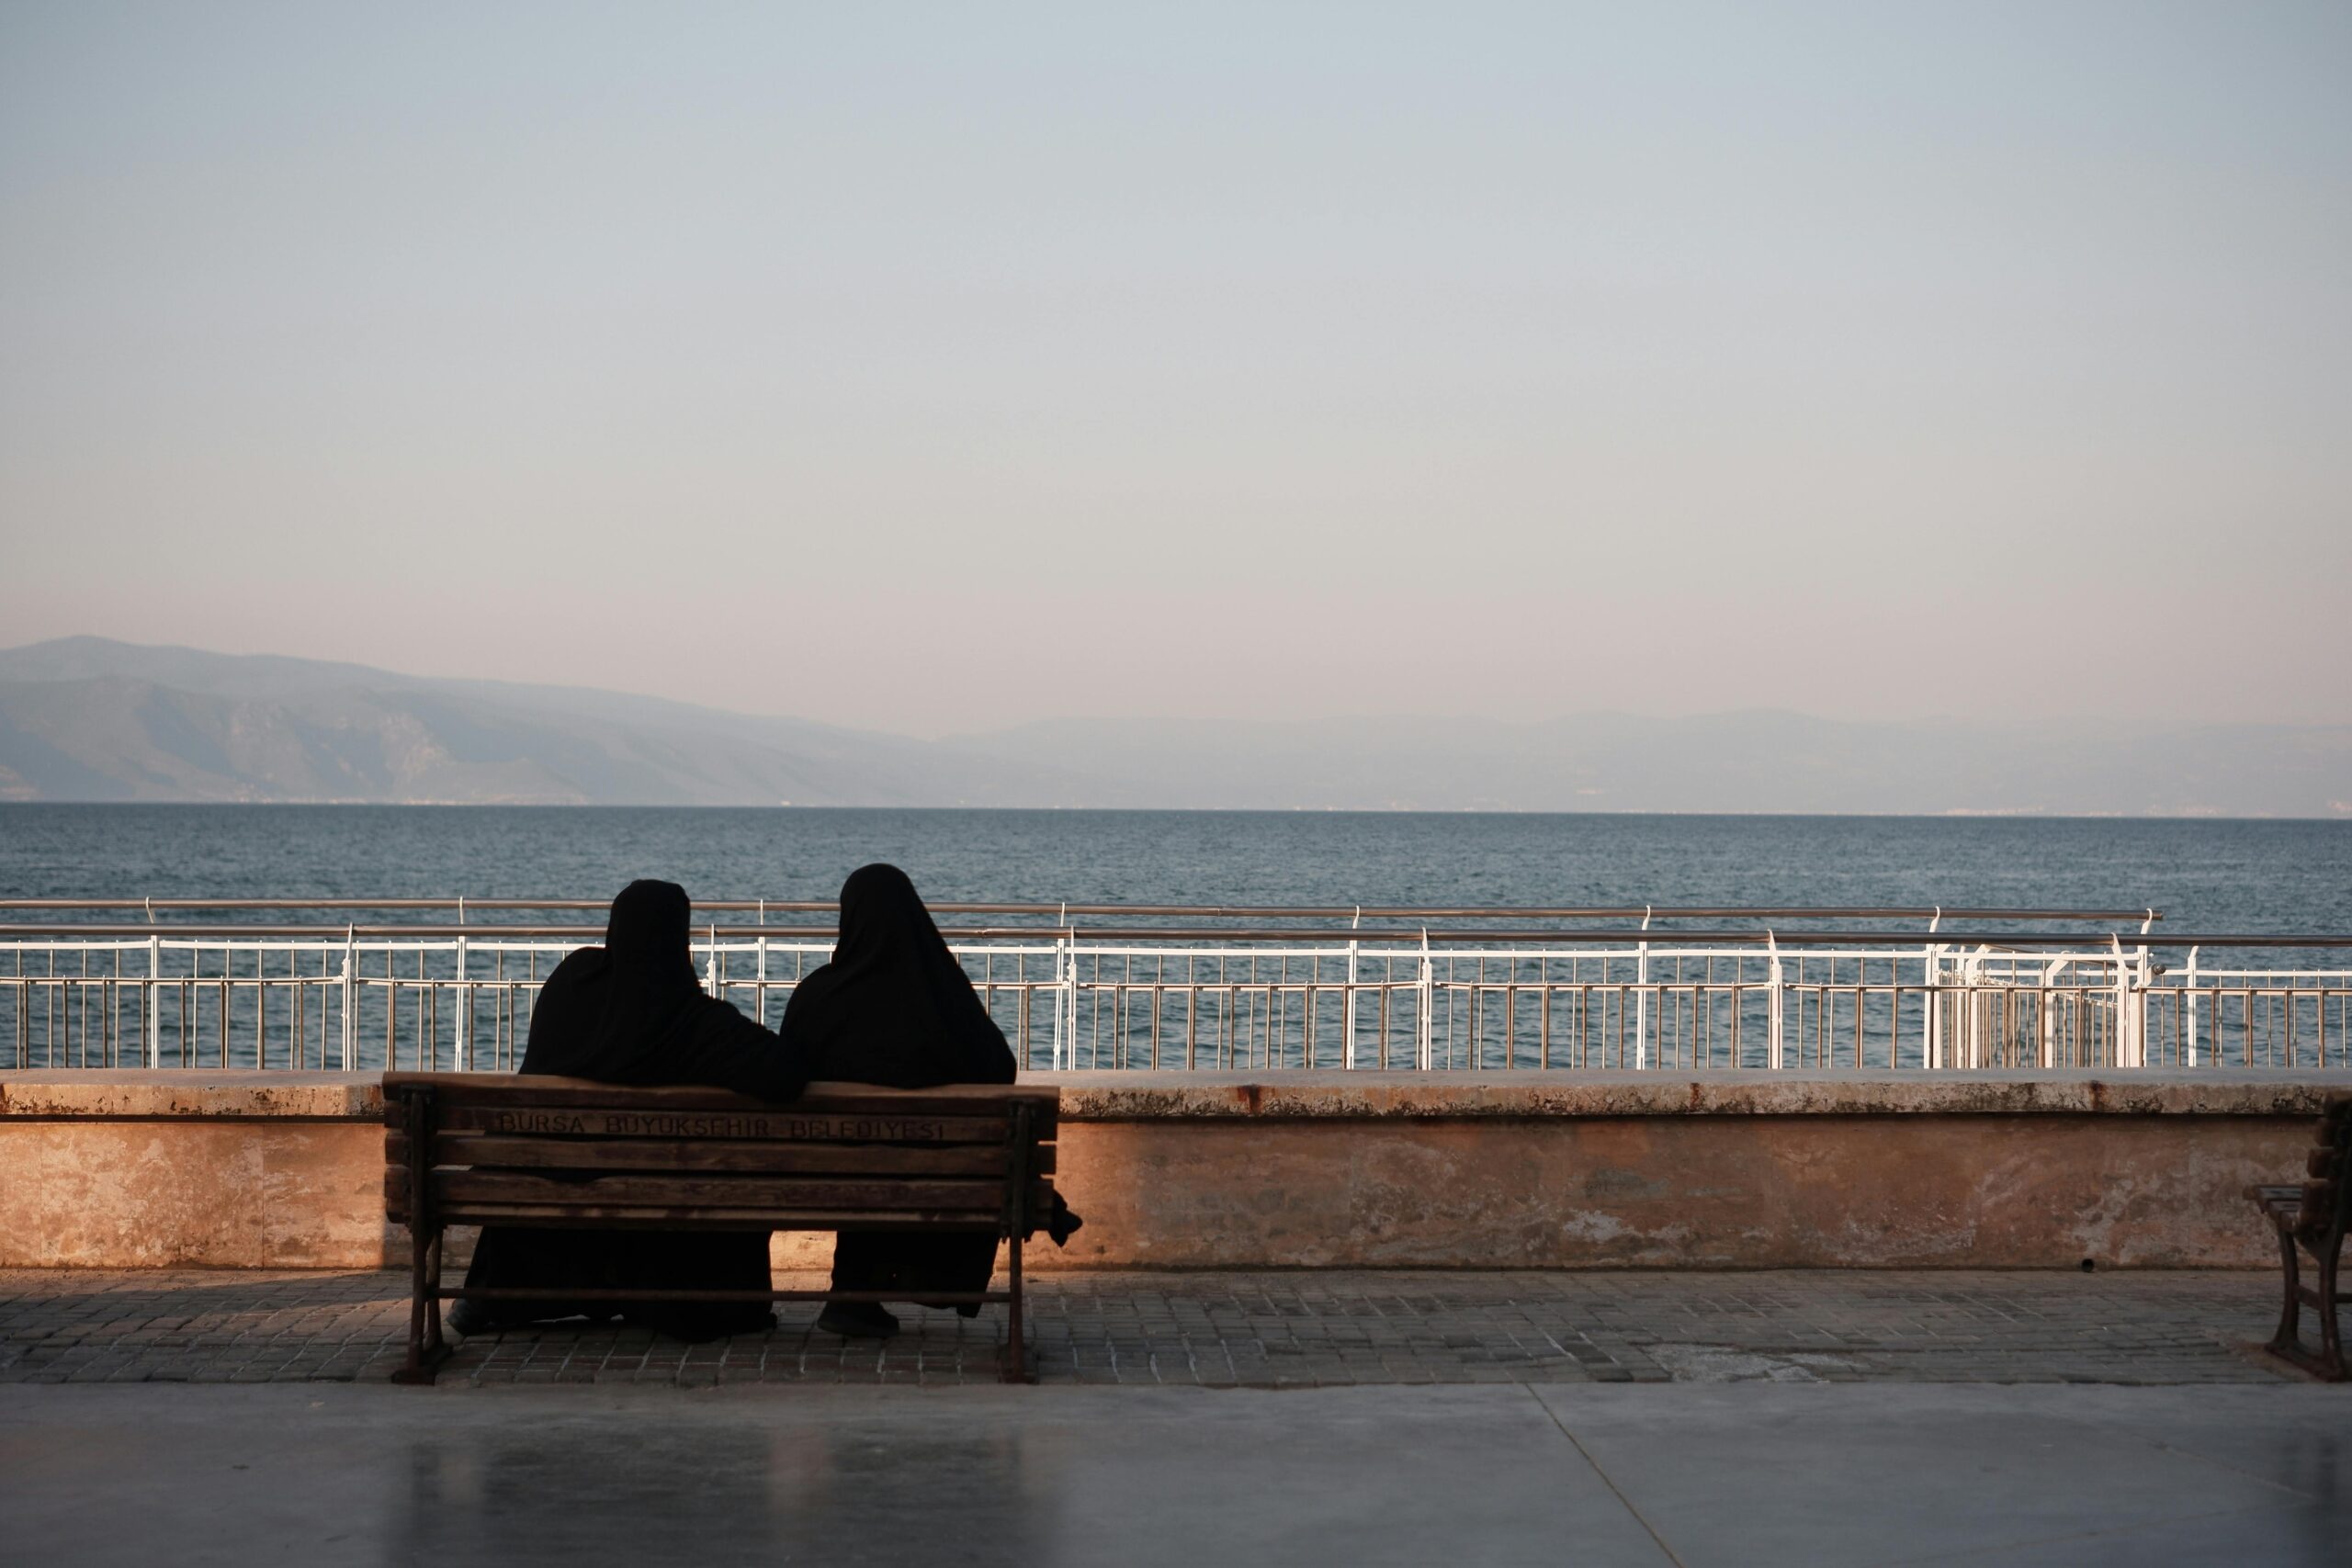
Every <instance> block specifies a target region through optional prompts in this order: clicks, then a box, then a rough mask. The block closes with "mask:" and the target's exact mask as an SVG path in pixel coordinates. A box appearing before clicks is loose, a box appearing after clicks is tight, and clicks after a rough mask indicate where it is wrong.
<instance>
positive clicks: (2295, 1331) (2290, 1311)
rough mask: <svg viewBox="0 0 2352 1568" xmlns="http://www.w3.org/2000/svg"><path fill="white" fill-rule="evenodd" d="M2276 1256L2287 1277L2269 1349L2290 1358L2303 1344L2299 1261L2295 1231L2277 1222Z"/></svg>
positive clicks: (2300, 1265)
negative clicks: (2274, 1332)
mask: <svg viewBox="0 0 2352 1568" xmlns="http://www.w3.org/2000/svg"><path fill="white" fill-rule="evenodd" d="M2274 1223H2275V1222H2274ZM2278 1259H2279V1267H2280V1269H2282V1270H2284V1272H2285V1274H2286V1277H2287V1299H2286V1302H2285V1303H2284V1304H2283V1305H2282V1306H2280V1307H2279V1309H2278V1333H2276V1334H2273V1335H2272V1336H2271V1337H2270V1345H2269V1349H2270V1350H2271V1352H2272V1353H2273V1354H2274V1355H2279V1356H2285V1357H2288V1358H2290V1359H2292V1358H2293V1357H2294V1356H2295V1355H2296V1353H2297V1352H2299V1351H2301V1349H2302V1348H2303V1330H2302V1316H2303V1265H2302V1258H2301V1256H2300V1253H2299V1249H2298V1248H2297V1247H2296V1246H2295V1233H2294V1232H2293V1231H2291V1230H2290V1229H2289V1228H2287V1227H2286V1226H2285V1225H2279V1226H2278Z"/></svg>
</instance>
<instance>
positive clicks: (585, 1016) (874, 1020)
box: [449, 865, 1079, 1339]
mask: <svg viewBox="0 0 2352 1568" xmlns="http://www.w3.org/2000/svg"><path fill="white" fill-rule="evenodd" d="M691 915H692V909H691V907H690V906H689V904H688V903H687V900H686V895H685V891H684V889H683V888H681V887H679V886H676V885H675V884H674V883H668V882H633V883H631V884H629V886H628V887H627V888H626V889H624V890H623V891H622V893H621V896H620V897H617V898H616V899H614V900H613V909H612V916H611V919H609V920H608V921H607V922H606V925H605V944H604V945H603V946H602V947H584V948H582V949H580V950H579V951H578V952H576V953H572V954H571V955H570V956H569V957H567V958H565V959H564V961H563V962H562V963H561V964H558V965H556V968H555V972H554V973H553V974H551V975H549V976H548V980H547V984H546V986H545V987H543V988H542V990H541V991H540V993H539V1001H538V1006H537V1010H535V1011H534V1012H533V1014H532V1016H531V1035H530V1043H529V1045H528V1047H527V1048H526V1051H525V1053H524V1056H523V1067H522V1070H523V1071H524V1072H526V1073H554V1074H561V1075H564V1076H568V1077H582V1078H593V1079H595V1080H596V1081H598V1082H601V1083H616V1084H637V1085H653V1084H705V1085H710V1086H714V1087H717V1088H720V1089H737V1090H740V1091H741V1092H743V1093H746V1094H752V1095H756V1096H758V1097H759V1098H761V1099H763V1100H790V1099H792V1098H794V1097H795V1096H797V1095H798V1094H799V1093H800V1091H801V1090H802V1089H803V1088H805V1087H806V1086H807V1085H808V1083H809V1081H810V1079H812V1078H819V1079H826V1080H836V1081H848V1082H854V1083H866V1084H881V1085H886V1086H888V1087H890V1088H895V1089H928V1088H931V1087H933V1086H934V1085H938V1084H949V1083H1011V1082H1012V1079H1013V1075H1014V1071H1015V1067H1016V1064H1015V1062H1014V1060H1013V1055H1012V1048H1011V1047H1010V1046H1009V1045H1007V1044H1006V1043H1005V1039H1004V1033H1003V1032H1002V1031H1001V1030H1000V1029H998V1028H997V1026H996V1024H995V1023H994V1021H991V1020H990V1019H989V1015H988V1010H987V1009H986V1008H985V1007H983V1006H982V1005H981V1004H980V998H979V996H978V993H977V992H975V991H974V990H973V988H972V982H971V981H970V979H968V978H967V976H965V974H964V966H963V965H962V964H959V963H957V962H956V956H955V954H953V953H950V952H948V950H947V943H946V942H945V941H944V939H943V938H942V937H941V936H940V934H939V928H938V927H937V926H936V925H934V924H933V923H932V919H931V911H930V910H928V909H926V908H923V903H922V898H921V897H918V896H917V895H916V893H915V888H914V884H913V883H912V882H910V881H909V880H908V879H907V874H906V873H904V872H902V871H900V870H899V868H898V867H896V866H892V865H869V866H865V867H863V868H861V869H860V870H858V871H856V872H854V873H853V874H851V876H850V878H849V880H848V881H847V882H845V883H843V884H842V897H841V934H840V937H839V939H838V941H837V942H835V944H834V947H833V956H832V961H831V963H829V964H823V965H821V966H820V967H819V968H818V969H816V970H815V971H814V972H812V973H811V974H810V975H809V976H808V977H807V978H806V979H804V980H802V981H801V982H800V983H799V984H798V985H797V987H794V990H793V993H792V1001H791V1004H790V1005H789V1006H788V1007H787V1008H786V1010H785V1019H784V1027H783V1030H782V1031H781V1038H779V1036H778V1035H777V1034H772V1033H770V1032H768V1031H767V1030H765V1029H763V1028H762V1027H760V1025H758V1024H756V1023H754V1022H752V1021H751V1020H750V1019H748V1018H745V1017H744V1016H743V1015H742V1014H741V1012H738V1011H737V1010H735V1009H734V1007H733V1006H731V1005H730V1004H729V1003H728V1002H725V1001H723V1000H720V999H719V998H715V997H709V996H706V995H705V994H704V993H703V991H702V988H701V987H699V986H698V985H697V984H696V983H695V972H694V961H693V957H692V954H691V951H690V949H689V947H688V945H687V929H688V923H689V920H690V919H691ZM1078 1224H1079V1221H1078V1218H1077V1216H1076V1215H1074V1214H1072V1213H1069V1210H1068V1209H1067V1208H1066V1207H1065V1206H1063V1205H1061V1204H1060V1202H1059V1201H1058V1200H1057V1202H1056V1210H1055V1213H1054V1214H1053V1215H1052V1216H1051V1219H1050V1224H1049V1228H1050V1230H1051V1231H1052V1234H1053V1236H1054V1239H1055V1241H1056V1242H1057V1243H1058V1242H1061V1241H1064V1240H1066V1239H1067V1238H1068V1236H1069V1234H1070V1232H1072V1231H1074V1230H1076V1229H1077V1228H1078ZM995 1265H996V1238H995V1237H994V1236H992V1235H981V1234H974V1235H930V1236H921V1235H890V1234H888V1233H877V1232H857V1231H850V1232H844V1233H842V1235H841V1236H840V1238H839V1239H838V1240H837V1241H836V1242H835V1244H834V1249H833V1289H835V1290H837V1291H870V1292H891V1293H892V1294H894V1295H902V1296H906V1297H909V1298H921V1297H922V1296H925V1295H929V1294H933V1293H948V1292H979V1291H984V1290H986V1289H987V1288H988V1281H989V1275H990V1274H991V1273H993V1272H994V1270H995ZM466 1283H467V1284H468V1285H469V1286H491V1287H505V1288H517V1287H529V1288H537V1289H542V1290H562V1291H576V1292H578V1298H577V1300H576V1301H570V1302H563V1303H554V1304H550V1305H538V1304H534V1305H532V1306H529V1307H512V1306H504V1307H502V1306H499V1305H493V1304H491V1303H483V1302H479V1301H471V1300H461V1301H460V1302H459V1303H458V1306H457V1308H456V1310H454V1311H452V1312H451V1314H449V1326H450V1327H451V1328H452V1329H454V1330H456V1331H457V1332H458V1333H467V1334H470V1333H480V1332H481V1331H482V1330H484V1329H486V1328H492V1327H496V1326H499V1325H503V1324H510V1323H515V1322H522V1321H532V1320H537V1319H540V1318H547V1317H563V1316H571V1315H576V1314H582V1313H584V1314H588V1315H590V1316H596V1317H604V1316H610V1315H612V1314H613V1311H614V1308H613V1306H612V1305H611V1304H610V1303H600V1302H599V1300H598V1295H597V1292H599V1291H600V1290H603V1291H614V1290H624V1289H629V1288H653V1289H670V1290H707V1291H747V1292H764V1291H766V1290H767V1289H768V1288H769V1280H768V1238H767V1236H766V1235H764V1234H732V1235H730V1234H726V1233H684V1234H662V1233H645V1232H625V1231H558V1230H532V1229H527V1228H523V1227H516V1226H503V1225H501V1226H489V1227H485V1228H484V1230H483V1232H482V1235H481V1243H480V1244H479V1246H478V1247H477V1248H476V1250H475V1253H474V1261H473V1266H472V1268H471V1269H469V1271H468V1273H467V1275H466ZM956 1310H957V1311H958V1312H961V1313H962V1314H964V1315H966V1316H967V1317H969V1316H973V1315H975V1314H977V1313H978V1310H979V1309H978V1307H977V1306H972V1305H968V1304H967V1305H963V1306H959V1307H957V1308H956ZM626 1312H627V1314H628V1316H629V1317H630V1318H632V1319H634V1320H636V1321H638V1322H641V1323H645V1324H648V1325H650V1326H653V1327H656V1328H659V1329H662V1330H663V1331H665V1332H668V1333H671V1334H675V1335H678V1336H680V1337H684V1338H690V1339H703V1338H711V1337H717V1336H719V1335H724V1334H740V1333H745V1332H752V1331H756V1330H759V1329H762V1328H766V1327H770V1326H772V1325H774V1323H775V1317H774V1314H772V1313H770V1311H769V1310H768V1308H767V1307H766V1306H764V1305H763V1304H761V1303H756V1302H752V1303H652V1304H647V1303H631V1304H629V1305H628V1307H627V1308H626ZM817 1323H818V1326H819V1327H820V1328H823V1329H826V1330H828V1331H830V1332H831V1333H835V1334H842V1335H850V1336H858V1337H887V1336H888V1335H891V1334H895V1333H897V1332H898V1326H899V1324H898V1319H897V1318H896V1317H894V1316H893V1315H892V1314H890V1312H889V1311H888V1309H887V1308H885V1307H883V1306H881V1305H880V1304H878V1303H831V1304H829V1305H828V1306H827V1307H826V1309H825V1312H824V1314H823V1315H821V1316H820V1317H819V1318H818V1320H817Z"/></svg>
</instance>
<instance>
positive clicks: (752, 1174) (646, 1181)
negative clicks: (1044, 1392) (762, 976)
mask: <svg viewBox="0 0 2352 1568" xmlns="http://www.w3.org/2000/svg"><path fill="white" fill-rule="evenodd" d="M1057 1104H1058V1096H1057V1094H1056V1092H1055V1091H1054V1090H1053V1089H1049V1088H1022V1087H1018V1086H1004V1085H994V1084H954V1085H947V1086H943V1087H941V1088H938V1089H877V1088H874V1087H871V1086H868V1085H864V1084H812V1085H810V1086H809V1090H808V1092H807V1093H806V1094H805V1095H803V1096H802V1097H801V1098H800V1099H798V1100H793V1101H790V1102H789V1103H786V1104H780V1105H779V1104H772V1103H770V1102H768V1101H765V1100H753V1099H752V1098H751V1097H749V1096H747V1095H741V1094H734V1093H730V1092H729V1091H727V1090H724V1089H693V1088H669V1087H665V1088H660V1089H635V1088H628V1087H625V1086H619V1085H613V1084H600V1083H592V1082H589V1081H587V1080H585V1079H582V1078H563V1077H540V1076H524V1075H520V1074H512V1073H387V1074H385V1075H384V1115H385V1123H386V1129H387V1131H386V1137H385V1147H384V1195H385V1209H386V1213H388V1214H389V1215H390V1217H391V1218H392V1219H393V1220H395V1221H398V1222H401V1223H413V1220H422V1221H424V1222H426V1223H429V1224H484V1223H492V1222H512V1223H518V1224H540V1225H605V1226H615V1227H626V1228H638V1227H661V1228H678V1229H742V1230H758V1229H775V1230H842V1229H851V1228H854V1229H861V1230H862V1229H876V1230H888V1229H904V1228H922V1229H940V1228H948V1229H958V1230H975V1231H991V1232H999V1231H1001V1232H1005V1233H1009V1234H1019V1235H1026V1234H1028V1233H1029V1232H1030V1231H1031V1230H1033V1229H1035V1228H1036V1227H1037V1226H1038V1225H1040V1224H1043V1221H1044V1215H1045V1214H1046V1212H1047V1210H1048V1208H1049V1207H1050V1204H1051V1201H1052V1176H1053V1170H1054V1149H1053V1138H1054V1121H1055V1111H1056V1109H1057ZM420 1180H421V1181H422V1182H423V1184H424V1199H425V1201H424V1205H423V1206H422V1209H423V1212H422V1213H418V1212H417V1211H418V1209H419V1205H418V1204H416V1203H415V1202H414V1201H413V1198H414V1196H415V1194H416V1192H417V1188H418V1183H419V1181H420Z"/></svg>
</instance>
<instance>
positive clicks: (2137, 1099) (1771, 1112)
mask: <svg viewBox="0 0 2352 1568" xmlns="http://www.w3.org/2000/svg"><path fill="white" fill-rule="evenodd" d="M1032 1081H1035V1082H1041V1083H1053V1084H1058V1085H1059V1086H1060V1087H1061V1091H1062V1111H1061V1113H1062V1119H1063V1120H1064V1121H1065V1122H1128V1121H1140V1120H1146V1119H1150V1120H1158V1119H1160V1118H1171V1119H1177V1120H1191V1119H1205V1118H1212V1117H1241V1118H1248V1119H1252V1120H1269V1119H1283V1118H1292V1117H1299V1118H1307V1119H1312V1120H1327V1121H1328V1120H1337V1119H1349V1118H1358V1117H1369V1118H1378V1117H1419V1118H1426V1119H1433V1120H1443V1121H1458V1120H1465V1119H1477V1118H1486V1117H1564V1116H1565V1117H1575V1116H2032V1115H2045V1116H2048V1115H2073V1116H2315V1115H2317V1114H2318V1113H2319V1108H2320V1102H2321V1100H2324V1098H2325V1097H2326V1095H2327V1094H2328V1093H2329V1092H2330V1091H2331V1089H2346V1088H2352V1072H2342V1073H2338V1072H2331V1073H2324V1074H2315V1073H2311V1072H2303V1073H2300V1074H2285V1073H2275V1072H2274V1073H2257V1072H2234V1071H2224V1070H2219V1069H2217V1070H2215V1071H2212V1072H2210V1073H2208V1072H2200V1073H2197V1074H2193V1075H2191V1074H2173V1075H2165V1076H2153V1075H2140V1074H2124V1075H2118V1074H2115V1073H2111V1072H2110V1073H2087V1072H2067V1071H2047V1072H2041V1071H2035V1072H2004V1073H2002V1074H2000V1075H1998V1076H1990V1075H1971V1076H1966V1077H1963V1076H1960V1075H1956V1074H1938V1075H1935V1076H1932V1077H1931V1076H1929V1075H1928V1074H1925V1073H1917V1072H1889V1071H1887V1070H1885V1069H1884V1068H1871V1069H1868V1070H1865V1071H1862V1072H1846V1073H1840V1074H1838V1075H1836V1076H1830V1075H1826V1074H1819V1073H1812V1074H1808V1073H1787V1072H1783V1073H1773V1074H1765V1073H1758V1072H1733V1071H1728V1070H1721V1069H1719V1070H1715V1071H1711V1072H1685V1073H1655V1072H1645V1073H1636V1072H1566V1071H1561V1070H1557V1069H1555V1070H1553V1071H1550V1072H1534V1071H1531V1072H1523V1073H1514V1074H1510V1075H1509V1076H1507V1077H1497V1076H1495V1075H1493V1074H1474V1073H1397V1072H1386V1073H1384V1072H1351V1073H1294V1074H1264V1073H1257V1074H1247V1073H1181V1072H1180V1073H1164V1072H1163V1073H1153V1072H1087V1073H1061V1074H1055V1073H1040V1074H1034V1075H1032Z"/></svg>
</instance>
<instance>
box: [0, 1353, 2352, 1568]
mask: <svg viewBox="0 0 2352 1568" xmlns="http://www.w3.org/2000/svg"><path fill="white" fill-rule="evenodd" d="M0 1518H4V1519H5V1520H6V1527H5V1540H6V1545H7V1555H8V1556H9V1558H10V1560H12V1561H17V1562H27V1563H35V1562H55V1563H76V1564H82V1563H88V1564H99V1565H103V1564H112V1563H121V1564H126V1565H128V1564H138V1565H140V1568H152V1565H153V1564H154V1563H156V1562H175V1563H191V1564H195V1563H221V1564H235V1565H236V1568H248V1565H250V1564H253V1563H255V1562H304V1563H346V1562H347V1563H353V1564H379V1563H381V1564H396V1563H399V1564H404V1563H422V1562H433V1563H435V1564H440V1565H445V1568H463V1565H466V1564H472V1563H488V1562H499V1563H542V1562H544V1563H564V1564H581V1563H594V1562H629V1563H666V1562H682V1563H683V1562H694V1563H697V1564H726V1563H735V1562H762V1563H787V1562H825V1563H832V1564H857V1563H894V1562H923V1563H1033V1564H1049V1565H1050V1564H1096V1563H1133V1564H1137V1565H1139V1568H1156V1565H1160V1564H1167V1565H1170V1568H1178V1565H1181V1568H1200V1565H1203V1564H1221V1563H1250V1564H1254V1563H1317V1564H1322V1563H1338V1564H1364V1565H1376V1564H1392V1563H1394V1564H1408V1563H1410V1564H1427V1563H1476V1564H1485V1563H1499V1564H1518V1563H1549V1564H1564V1563H1573V1564H1616V1563H1624V1564H1657V1563H1679V1564H1683V1565H1686V1568H1716V1565H1724V1568H1730V1565H1749V1564H1759V1563H1802V1564H1819V1565H1823V1568H1836V1565H1844V1564H1851V1565H1855V1568H1860V1565H1864V1564H1886V1563H1898V1562H1954V1563H1968V1564H2003V1565H2024V1564H2069V1565H2075V1564H2099V1563H2109V1562H2112V1563H2131V1564H2137V1565H2145V1564H2151V1563H2159V1564H2161V1563H2239V1562H2247V1563H2256V1562H2258V1563H2266V1564H2269V1563H2277V1564H2304V1563H2311V1564H2321V1563H2326V1564H2340V1563H2342V1562H2346V1560H2347V1557H2352V1389H2347V1388H2343V1387H2335V1388H2329V1387H2321V1386H2317V1385H2311V1384H2293V1383H2277V1384H2271V1385H2267V1386H2266V1385H2251V1386H2235V1387H2181V1388H2101V1387H2077V1386H2063V1385H2041V1386H2018V1387H1983V1386H1978V1387H1969V1386H1951V1385H1920V1384H1897V1383H1873V1384H1863V1385H1843V1386H1839V1385H1809V1386H1791V1385H1788V1384H1784V1383H1774V1382H1762V1383H1754V1384H1745V1385H1736V1386H1713V1387H1701V1386H1685V1385H1671V1386H1646V1387H1645V1386H1623V1385H1619V1386H1600V1385H1590V1384H1584V1385H1578V1384H1544V1385H1533V1384H1523V1383H1503V1384H1495V1385H1487V1386H1477V1387H1468V1386H1456V1387H1442V1388H1415V1387H1397V1386H1390V1387H1379V1388H1351V1389H1318V1390H1305V1391H1298V1392H1275V1391H1259V1390H1205V1389H1197V1388H1189V1389H1158V1388H1115V1387H1105V1388H1077V1387H1062V1388H999V1387H986V1386H973V1387H959V1388H940V1389H911V1388H877V1387H795V1388H788V1389H787V1388H761V1387H745V1388H715V1389H707V1390H701V1391H693V1390H684V1389H679V1388H676V1387H674V1386H662V1387H639V1386H629V1387H610V1386H596V1387H588V1388H568V1387H554V1388H528V1387H503V1388H469V1387H465V1386H463V1385H458V1386H450V1387H443V1388H437V1389H433V1390H422V1389H417V1390H412V1389H401V1388H393V1387H385V1386H380V1385H374V1384H321V1383H310V1384H276V1385H268V1386H261V1387H249V1388H245V1387H164V1386H157V1385H154V1384H146V1385H140V1386H131V1387H84V1386H51V1387H30V1386H12V1387H6V1388H0Z"/></svg>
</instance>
